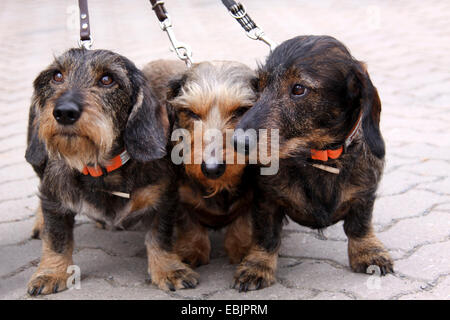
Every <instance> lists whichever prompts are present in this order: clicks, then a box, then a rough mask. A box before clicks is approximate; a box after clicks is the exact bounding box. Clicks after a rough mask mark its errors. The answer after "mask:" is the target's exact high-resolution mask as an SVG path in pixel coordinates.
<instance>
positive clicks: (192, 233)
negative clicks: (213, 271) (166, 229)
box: [174, 214, 211, 268]
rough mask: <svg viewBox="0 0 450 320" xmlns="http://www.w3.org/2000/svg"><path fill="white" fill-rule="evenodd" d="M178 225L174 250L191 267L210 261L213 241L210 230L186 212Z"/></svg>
mask: <svg viewBox="0 0 450 320" xmlns="http://www.w3.org/2000/svg"><path fill="white" fill-rule="evenodd" d="M181 220H182V222H181V223H179V224H178V225H177V230H176V240H175V244H174V251H175V252H176V253H177V254H178V256H179V257H180V258H181V259H182V261H183V262H186V263H187V264H189V265H190V266H191V267H193V268H195V267H198V266H201V265H204V264H208V263H209V255H210V253H211V242H210V240H209V234H208V230H207V229H206V228H205V227H203V226H202V225H200V224H199V223H198V222H196V221H192V219H191V218H190V217H189V215H188V214H186V215H185V216H184V217H183V219H181Z"/></svg>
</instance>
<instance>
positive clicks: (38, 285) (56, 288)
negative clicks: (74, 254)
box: [27, 272, 70, 296]
mask: <svg viewBox="0 0 450 320" xmlns="http://www.w3.org/2000/svg"><path fill="white" fill-rule="evenodd" d="M69 276H70V274H68V273H60V272H57V273H46V274H43V273H36V274H34V275H33V277H31V280H30V282H29V283H28V289H27V292H28V294H29V295H30V296H38V295H40V294H50V293H57V292H60V291H63V290H66V289H67V279H68V278H69Z"/></svg>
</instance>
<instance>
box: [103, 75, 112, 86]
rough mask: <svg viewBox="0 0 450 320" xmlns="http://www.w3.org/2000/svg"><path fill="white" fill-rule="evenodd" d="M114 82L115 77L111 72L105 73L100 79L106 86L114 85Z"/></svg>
mask: <svg viewBox="0 0 450 320" xmlns="http://www.w3.org/2000/svg"><path fill="white" fill-rule="evenodd" d="M113 83H114V79H113V78H112V77H111V76H110V75H109V74H105V75H104V76H102V78H101V79H100V84H101V85H103V86H106V87H107V86H110V85H112V84H113Z"/></svg>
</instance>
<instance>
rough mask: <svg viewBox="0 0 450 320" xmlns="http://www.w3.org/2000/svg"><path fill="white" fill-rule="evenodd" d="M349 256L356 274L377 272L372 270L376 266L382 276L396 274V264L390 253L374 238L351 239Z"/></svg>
mask: <svg viewBox="0 0 450 320" xmlns="http://www.w3.org/2000/svg"><path fill="white" fill-rule="evenodd" d="M348 256H349V261H350V267H351V268H352V270H353V271H354V272H360V273H373V272H377V270H376V269H372V270H371V267H372V268H373V266H375V267H379V268H380V270H379V273H380V275H382V276H384V275H386V274H388V273H394V262H393V260H392V258H391V256H390V254H389V252H388V251H387V250H386V248H385V247H384V246H383V244H382V243H381V242H380V241H379V240H378V239H377V238H376V237H374V236H373V237H370V238H367V239H362V240H359V239H358V240H355V239H349V247H348Z"/></svg>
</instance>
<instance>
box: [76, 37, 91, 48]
mask: <svg viewBox="0 0 450 320" xmlns="http://www.w3.org/2000/svg"><path fill="white" fill-rule="evenodd" d="M92 43H93V40H92V37H91V38H90V39H89V40H80V39H78V46H79V47H80V48H82V49H86V50H90V49H91V48H92Z"/></svg>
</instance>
